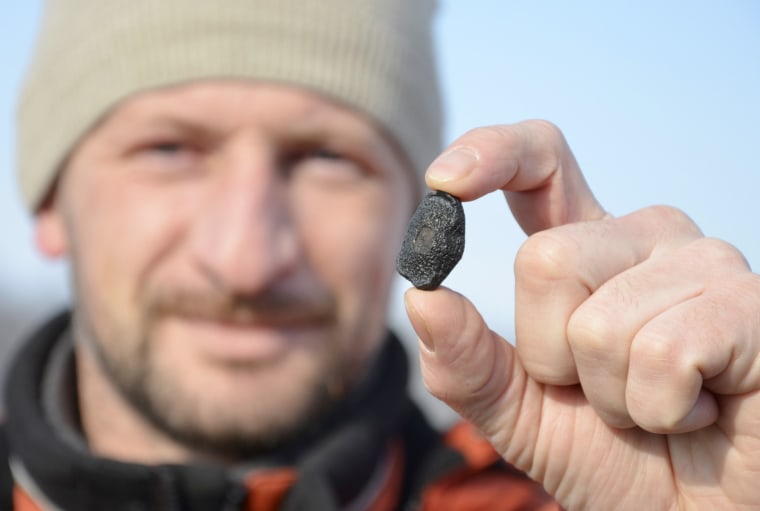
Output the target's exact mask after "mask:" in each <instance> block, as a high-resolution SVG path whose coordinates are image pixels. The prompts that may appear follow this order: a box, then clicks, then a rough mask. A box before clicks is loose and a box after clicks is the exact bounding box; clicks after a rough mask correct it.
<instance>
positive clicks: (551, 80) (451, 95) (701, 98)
mask: <svg viewBox="0 0 760 511" xmlns="http://www.w3.org/2000/svg"><path fill="white" fill-rule="evenodd" d="M38 8H39V2H38V1H28V0H15V1H14V0H0V34H2V36H0V65H1V66H2V68H0V69H2V71H0V217H1V218H2V219H3V220H2V222H3V223H2V225H3V228H4V229H3V230H4V232H3V236H2V238H0V293H3V294H5V295H6V296H12V297H14V300H15V301H16V303H17V304H18V305H19V306H21V305H24V304H29V305H28V307H29V308H31V309H32V310H34V311H35V312H34V315H35V316H36V317H39V316H41V315H44V314H45V313H46V312H47V311H49V310H50V309H51V308H52V307H53V306H54V305H53V304H55V303H60V302H61V301H62V300H64V299H65V296H66V292H65V276H64V272H63V271H62V267H61V265H53V266H51V265H49V264H46V263H44V262H43V261H41V260H40V259H39V258H37V257H36V256H35V255H34V251H33V247H32V238H31V232H30V224H29V221H28V218H27V216H26V213H25V212H24V211H23V208H22V207H21V204H20V201H19V199H18V196H17V194H16V188H15V182H14V181H13V178H12V169H13V149H12V126H13V108H14V102H15V96H16V93H17V88H18V85H19V83H20V80H21V76H22V71H23V66H24V62H25V61H26V58H27V56H28V53H29V51H30V48H31V42H32V37H33V33H34V29H35V26H36V25H35V23H36V17H37V14H38ZM438 36H439V40H440V43H441V58H440V63H441V71H442V75H443V78H444V84H445V95H446V100H447V104H448V112H449V116H448V123H447V126H446V134H447V135H446V139H447V140H452V139H453V138H454V137H455V136H456V135H458V134H460V133H462V132H464V131H466V130H467V129H469V128H472V127H475V126H478V125H483V124H493V123H505V122H514V121H517V120H520V119H525V118H536V117H541V118H546V119H549V120H551V121H553V122H555V123H556V124H558V125H559V126H560V127H561V128H562V129H563V131H564V132H565V134H566V136H567V138H568V140H569V141H570V144H571V146H572V147H573V149H574V151H575V154H576V157H577V158H578V160H579V162H580V164H581V167H582V168H584V170H585V173H586V176H587V180H588V181H589V183H590V185H591V186H592V188H593V189H594V190H595V192H596V194H597V197H598V198H599V200H600V201H601V202H602V203H603V204H604V205H605V206H606V207H607V208H608V209H609V210H610V211H611V212H612V213H613V214H616V215H622V214H625V213H627V212H630V211H633V210H635V209H638V208H639V207H643V206H647V205H651V204H657V203H667V204H672V205H675V206H678V207H680V208H682V209H684V210H685V211H686V212H687V213H689V214H690V215H691V216H692V218H694V219H695V220H696V221H697V223H699V224H700V225H701V226H702V228H703V230H704V231H705V232H706V233H707V234H708V235H711V236H717V237H721V238H724V239H727V240H728V241H730V242H731V243H733V244H735V245H736V246H738V247H739V248H740V249H741V250H742V251H744V253H745V254H746V256H747V258H748V260H749V261H750V263H751V264H752V265H753V267H755V268H760V242H759V241H758V240H757V235H756V233H757V232H758V228H757V227H756V225H755V224H756V222H757V220H758V219H759V218H760V204H758V202H757V200H756V199H755V197H756V196H757V194H758V191H759V190H760V168H758V167H759V164H758V150H759V149H760V124H758V121H759V120H760V3H758V2H756V1H753V0H744V1H725V2H707V1H696V0H690V1H670V2H662V1H653V0H640V1H637V2H609V1H596V2H590V1H587V2H581V1H579V2H567V1H560V0H555V1H534V2H528V1H505V0H493V1H480V2H478V1H465V0H460V1H458V2H457V1H454V0H448V1H444V2H443V3H442V5H441V9H440V15H439V19H438ZM466 211H467V214H468V224H467V228H468V235H467V242H468V245H467V249H466V251H465V256H464V259H463V261H462V263H461V264H460V266H459V267H457V269H456V270H455V272H454V273H453V274H452V276H451V277H450V279H449V280H448V281H447V285H449V286H450V287H453V288H455V289H458V290H460V291H462V292H464V293H465V294H467V295H468V296H470V297H471V298H472V299H473V301H474V302H475V303H476V304H477V305H478V306H479V307H480V308H481V310H482V312H483V313H484V315H485V317H486V319H487V320H488V321H489V322H490V323H491V325H492V327H494V328H495V329H497V330H499V331H501V332H502V333H504V334H505V335H507V336H510V335H511V331H512V330H511V329H512V260H513V258H514V253H515V251H516V249H517V247H518V246H519V244H520V243H521V242H522V240H523V239H524V236H523V235H522V234H521V233H520V232H519V230H518V229H517V228H516V227H515V225H514V222H513V221H512V220H511V218H510V216H509V212H508V210H507V208H506V206H505V204H504V201H503V199H502V198H501V197H500V196H497V195H492V196H488V197H486V198H485V199H483V200H481V201H479V202H478V203H474V204H468V205H467V207H466ZM404 287H405V285H404V284H403V283H399V285H398V286H397V294H396V296H395V298H394V302H393V312H392V319H393V323H394V324H396V325H399V327H398V328H400V329H402V330H403V329H404V327H403V325H404V324H405V321H404V319H403V315H402V314H401V312H400V307H399V302H400V300H399V299H398V295H399V294H400V292H401V290H402V289H403V288H404ZM32 304H34V305H33V306H32Z"/></svg>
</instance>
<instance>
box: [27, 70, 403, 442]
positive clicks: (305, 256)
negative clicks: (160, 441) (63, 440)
mask: <svg viewBox="0 0 760 511" xmlns="http://www.w3.org/2000/svg"><path fill="white" fill-rule="evenodd" d="M413 182H414V180H413V177H412V175H411V173H410V172H409V170H408V169H407V168H406V167H405V165H404V164H403V162H402V160H401V159H400V158H399V156H398V154H397V152H396V150H395V148H394V147H393V146H392V145H391V144H390V143H389V142H388V141H387V140H386V139H385V138H384V137H383V136H382V135H381V133H380V132H379V130H378V129H377V128H375V127H374V126H373V125H372V124H371V123H370V122H368V121H367V120H366V119H365V118H363V117H362V116H361V115H359V114H357V113H355V112H353V111H351V110H349V109H346V108H343V107H341V106H338V105H337V104H335V103H332V102H329V101H327V100H325V99H323V98H321V97H318V96H316V95H313V94H309V93H306V92H304V91H300V90H297V89H294V88H286V87H278V86H274V85H265V84H253V83H242V82H221V81H219V82H202V83H196V84H192V85H185V86H182V87H176V88H171V89H164V90H161V91H154V92H150V93H145V94H142V95H139V96H136V97H134V98H132V99H130V100H128V101H126V102H125V103H123V104H122V105H120V106H119V107H118V108H116V109H115V110H114V111H113V112H111V113H110V114H109V115H108V116H107V117H106V118H105V119H104V120H103V121H102V122H101V123H100V124H99V125H98V126H97V127H96V128H95V129H94V130H93V131H92V132H91V133H90V134H89V135H88V136H86V138H85V139H84V140H83V141H82V142H81V143H80V145H79V146H78V147H77V148H76V150H75V151H74V153H73V154H72V156H71V158H70V159H69V163H68V166H67V168H66V170H65V172H64V173H63V174H62V176H61V180H60V182H59V185H58V190H57V194H56V197H55V199H54V201H53V204H52V206H51V207H50V208H48V209H47V210H45V211H43V212H42V214H41V216H40V220H39V221H40V222H45V225H46V227H45V228H44V229H41V231H40V232H42V233H43V234H42V236H43V237H45V236H47V238H48V239H53V240H56V241H55V242H54V243H53V244H55V243H58V244H59V245H60V247H61V250H62V251H66V252H67V253H68V255H69V257H70V259H71V263H72V270H73V271H72V273H73V282H74V293H75V300H76V306H75V320H74V321H75V323H74V325H75V337H76V339H77V342H78V349H79V350H84V352H86V353H90V354H92V356H93V357H94V359H95V360H97V361H98V363H99V364H100V365H101V367H102V369H103V372H104V373H105V374H106V375H107V376H108V380H110V381H111V383H113V384H115V387H116V388H117V389H118V391H119V392H120V393H122V394H123V395H124V396H125V397H126V398H127V401H128V402H129V403H130V405H131V406H132V407H134V409H135V410H136V411H138V413H140V414H143V415H145V416H146V417H147V418H148V419H149V420H151V421H152V422H153V423H154V424H156V425H158V426H159V427H160V428H161V429H163V430H164V431H165V432H167V433H169V434H171V435H172V436H174V437H175V438H178V439H179V440H180V441H184V442H193V443H197V444H199V445H200V446H201V447H205V448H208V449H211V450H217V451H224V450H225V449H226V450H230V449H241V448H242V446H243V445H246V446H247V448H248V449H264V448H267V447H268V446H273V445H276V444H277V443H278V442H280V441H282V439H283V438H287V436H288V435H292V434H295V433H297V432H298V431H299V429H300V428H301V427H303V425H304V424H306V423H308V422H310V421H311V420H312V419H315V418H317V417H318V416H319V415H320V414H321V413H323V412H324V411H325V410H326V409H327V408H329V406H330V404H331V403H333V402H334V401H335V400H336V399H339V398H340V397H341V396H342V395H343V393H344V392H345V391H346V389H347V388H349V387H350V386H351V385H352V384H354V383H355V381H356V379H357V378H358V377H359V376H360V374H361V373H362V372H363V370H364V369H365V368H366V363H367V360H368V358H369V357H370V356H371V355H372V353H373V352H374V350H375V349H376V347H377V346H378V345H379V342H380V341H381V339H382V338H383V335H384V326H383V325H384V319H385V312H386V300H387V294H388V289H389V286H390V282H391V278H392V275H393V272H394V257H395V254H396V252H397V249H398V247H399V245H400V241H401V238H402V235H403V229H404V226H405V224H406V220H407V219H408V216H409V213H410V211H411V209H412V206H413V205H412V202H413V200H414V197H415V192H414V184H413ZM49 245H50V243H48V246H49ZM43 246H45V243H43Z"/></svg>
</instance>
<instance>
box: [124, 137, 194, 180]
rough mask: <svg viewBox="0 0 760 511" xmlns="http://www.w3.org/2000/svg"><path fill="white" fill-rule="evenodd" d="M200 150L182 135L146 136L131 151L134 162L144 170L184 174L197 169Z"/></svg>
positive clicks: (160, 173)
mask: <svg viewBox="0 0 760 511" xmlns="http://www.w3.org/2000/svg"><path fill="white" fill-rule="evenodd" d="M201 156H202V150H201V148H200V147H199V146H198V144H196V143H194V142H193V141H192V140H188V139H186V138H182V137H146V138H145V139H143V140H141V141H140V143H139V144H137V145H136V147H135V150H134V151H133V159H134V162H135V163H136V164H137V165H138V167H139V168H140V169H141V170H143V171H145V172H150V173H154V174H159V175H185V174H188V173H191V172H193V171H194V170H196V169H198V168H199V166H200V164H201Z"/></svg>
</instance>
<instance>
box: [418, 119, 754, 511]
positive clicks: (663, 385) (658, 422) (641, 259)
mask: <svg viewBox="0 0 760 511" xmlns="http://www.w3.org/2000/svg"><path fill="white" fill-rule="evenodd" d="M454 149H456V151H455V152H454V153H451V151H453V150H454ZM447 154H448V155H449V157H446V156H445V155H447ZM427 181H428V185H429V186H430V187H431V188H434V189H439V190H444V191H447V192H449V193H451V194H453V195H455V196H457V197H460V198H461V199H462V200H465V201H467V200H473V199H477V198H478V197H481V196H482V195H484V194H486V193H489V192H491V191H495V190H498V189H501V190H503V191H504V193H505V194H506V196H507V200H508V203H509V206H510V208H511V209H512V212H513V214H514V215H515V217H516V218H517V220H518V222H519V223H520V225H521V226H522V227H523V229H524V230H525V231H526V233H527V234H529V235H530V236H529V238H528V240H527V241H526V243H525V244H524V245H523V247H522V248H521V249H520V251H519V253H518V255H517V259H516V262H515V282H516V297H515V300H516V312H515V313H516V323H515V328H516V335H517V339H516V348H513V347H512V346H511V345H510V344H508V343H507V342H505V341H504V339H503V338H501V337H500V336H499V335H498V334H496V333H495V332H493V331H491V330H489V329H488V327H487V326H486V325H485V323H484V322H483V319H482V318H481V316H480V315H479V313H478V312H477V310H476V309H475V308H474V307H473V305H472V304H471V303H470V302H469V301H468V300H467V299H466V298H464V297H463V296H461V295H459V294H457V293H455V292H453V291H451V290H448V289H446V288H439V289H437V290H435V291H419V290H416V289H412V290H410V291H408V292H407V295H406V305H407V312H408V314H409V317H410V319H411V321H412V324H413V326H414V328H415V330H416V332H417V334H418V335H419V337H420V340H421V349H420V357H421V363H422V373H423V377H424V380H425V383H426V385H427V387H428V388H429V390H430V391H431V392H432V393H433V394H434V395H435V396H437V397H438V398H439V399H442V400H443V401H445V402H447V403H448V404H449V405H450V406H451V407H452V408H454V409H455V410H456V411H458V412H459V413H460V414H461V415H462V416H464V417H465V418H467V419H468V420H470V421H471V422H472V423H473V424H475V425H476V426H477V427H478V428H479V429H480V431H481V432H482V433H483V434H484V435H485V436H486V437H487V438H488V439H489V440H490V441H491V443H492V444H493V445H494V447H495V448H496V449H497V450H498V451H499V452H500V453H501V455H502V456H503V457H504V458H505V459H506V460H507V461H509V462H510V463H512V464H514V465H515V466H517V467H518V468H520V469H522V470H524V471H526V472H527V473H528V474H529V475H530V476H531V477H532V478H534V479H535V480H537V481H539V482H541V483H542V484H543V485H544V487H545V488H546V490H547V491H548V492H549V493H551V494H552V495H554V496H555V498H556V499H557V500H558V501H559V502H560V503H561V504H562V505H563V506H565V507H566V508H567V509H568V510H575V509H577V510H581V509H582V510H605V511H607V510H612V509H615V510H636V511H641V510H665V509H668V510H670V509H704V510H718V509H731V510H735V509H760V392H759V391H758V389H760V356H759V355H760V354H759V351H760V276H758V275H755V274H753V273H752V272H751V271H750V269H749V267H748V265H747V263H746V261H745V260H744V258H743V256H742V255H741V254H740V253H739V252H738V251H737V250H736V249H735V248H733V247H732V246H730V245H728V244H727V243H724V242H722V241H718V240H715V239H710V238H705V237H703V235H702V234H701V232H700V231H699V229H698V228H697V227H696V226H695V225H694V223H693V222H692V221H691V220H690V219H689V218H688V217H687V216H686V215H684V214H683V213H681V212H680V211H677V210H675V209H672V208H667V207H651V208H647V209H643V210H641V211H638V212H635V213H632V214H630V215H627V216H624V217H620V218H612V217H611V216H610V215H608V214H607V213H606V212H605V210H604V209H603V208H602V207H601V205H600V204H599V203H598V202H597V201H596V199H595V198H594V196H593V194H592V193H591V191H590V190H589V188H588V186H587V185H586V182H585V180H584V179H583V176H582V174H581V172H580V170H579V168H578V165H577V163H576V162H575V159H574V157H573V155H572V153H571V152H570V149H569V148H568V146H567V143H566V142H565V140H564V138H563V136H562V134H561V133H560V132H559V130H557V128H555V127H554V126H552V125H550V124H548V123H545V122H540V121H531V122H526V123H521V124H516V125H511V126H497V127H491V128H481V129H476V130H473V131H471V132H469V133H467V134H466V135H464V136H463V137H461V138H460V139H459V140H457V141H456V142H454V144H452V146H451V147H450V148H449V149H448V150H447V152H445V153H444V157H443V158H439V159H438V160H436V161H435V162H434V163H433V164H432V165H431V167H430V169H429V170H428V174H427Z"/></svg>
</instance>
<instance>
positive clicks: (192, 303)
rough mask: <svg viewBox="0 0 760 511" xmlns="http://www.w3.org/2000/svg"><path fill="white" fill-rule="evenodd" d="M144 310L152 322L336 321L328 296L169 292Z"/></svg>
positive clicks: (272, 323)
mask: <svg viewBox="0 0 760 511" xmlns="http://www.w3.org/2000/svg"><path fill="white" fill-rule="evenodd" d="M147 308H148V317H149V318H151V319H153V320H155V319H157V318H159V317H163V316H184V317H189V318H192V319H204V320H210V321H218V322H222V323H232V324H239V325H258V326H297V325H310V324H330V323H335V321H336V319H337V305H336V302H335V300H334V299H333V298H332V297H331V296H317V297H309V296H303V295H299V294H295V293H285V292H268V293H263V294H258V295H255V296H235V295H226V294H218V293H213V292H190V291H171V292H163V293H160V294H159V295H157V296H155V297H154V299H153V300H151V301H150V303H149V304H148V306H147Z"/></svg>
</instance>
